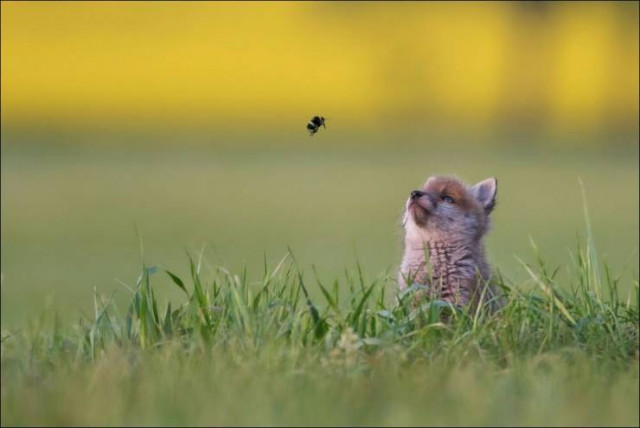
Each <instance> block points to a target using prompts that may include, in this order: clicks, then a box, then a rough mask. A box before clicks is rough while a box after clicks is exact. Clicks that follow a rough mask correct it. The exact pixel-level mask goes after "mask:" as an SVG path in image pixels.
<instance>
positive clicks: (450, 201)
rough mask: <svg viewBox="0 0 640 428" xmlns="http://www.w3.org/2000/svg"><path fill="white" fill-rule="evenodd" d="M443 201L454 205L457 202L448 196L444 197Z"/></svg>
mask: <svg viewBox="0 0 640 428" xmlns="http://www.w3.org/2000/svg"><path fill="white" fill-rule="evenodd" d="M442 200H443V201H445V202H446V203H448V204H452V203H454V202H455V201H454V200H453V198H452V197H451V196H446V195H445V196H443V197H442Z"/></svg>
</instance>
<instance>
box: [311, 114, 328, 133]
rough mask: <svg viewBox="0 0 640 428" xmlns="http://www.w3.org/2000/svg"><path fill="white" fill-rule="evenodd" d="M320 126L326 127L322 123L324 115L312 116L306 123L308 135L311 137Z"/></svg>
mask: <svg viewBox="0 0 640 428" xmlns="http://www.w3.org/2000/svg"><path fill="white" fill-rule="evenodd" d="M321 126H322V127H324V128H325V129H327V126H326V125H325V124H324V117H322V116H313V117H312V118H311V120H310V121H309V123H307V131H309V136H311V137H313V134H315V133H316V132H318V129H320V127H321Z"/></svg>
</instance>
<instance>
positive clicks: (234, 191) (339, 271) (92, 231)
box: [1, 140, 639, 426]
mask: <svg viewBox="0 0 640 428" xmlns="http://www.w3.org/2000/svg"><path fill="white" fill-rule="evenodd" d="M318 141H322V140H318ZM305 143H307V144H305V145H286V144H274V146H273V148H272V149H268V148H265V147H264V146H262V147H258V146H256V148H255V149H251V150H248V149H244V150H238V149H235V148H233V146H232V145H229V146H228V147H227V148H225V149H223V148H220V147H218V148H217V149H213V148H212V149H205V148H203V147H202V146H197V145H193V146H189V147H184V148H182V149H179V150H178V149H175V148H169V147H166V146H164V147H163V146H157V147H155V148H154V149H153V150H144V149H143V148H141V147H134V148H131V147H130V148H124V147H113V146H112V147H106V146H104V147H103V146H99V145H97V146H94V148H88V147H85V148H79V147H75V146H68V147H66V148H65V147H63V146H51V147H47V146H46V145H39V146H36V145H24V146H7V145H5V144H4V141H3V146H2V274H3V279H2V302H1V304H2V398H1V399H2V401H1V403H2V425H3V426H4V425H34V424H46V425H64V424H74V425H83V424H136V423H139V424H162V425H167V424H180V423H182V424H202V425H204V424H271V425H274V424H288V425H293V424H298V423H300V424H319V423H322V424H332V425H344V424H374V425H400V424H409V425H438V424H487V425H488V424H500V425H510V424H550V425H638V423H639V420H638V405H637V402H638V395H639V394H638V283H637V278H638V260H637V248H638V153H637V148H636V149H635V150H626V151H621V152H620V153H612V151H611V150H609V151H606V152H605V151H601V152H595V151H593V150H592V151H577V150H573V151H571V150H567V149H557V150H553V151H552V150H549V149H547V150H546V151H542V150H539V149H537V148H536V146H530V147H529V148H528V149H525V148H523V147H524V145H520V146H519V147H520V148H519V149H517V150H516V149H506V148H505V149H502V150H501V149H486V150H482V149H479V148H477V149H476V148H473V147H469V146H464V147H462V146H459V145H457V146H456V145H451V146H450V148H445V149H438V150H436V149H435V148H434V147H433V146H428V145H427V146H425V147H423V148H420V147H417V146H406V147H398V148H397V149H394V148H389V147H382V146H376V145H372V146H367V147H366V150H365V145H364V144H360V145H358V144H348V143H349V142H347V141H335V140H334V141H332V142H331V143H327V144H325V145H322V144H321V143H316V141H314V144H313V145H312V144H308V141H307V140H305ZM361 143H362V142H361ZM434 173H447V174H456V175H458V176H460V177H461V178H463V179H465V180H467V181H468V182H475V181H478V180H481V179H484V178H486V177H487V176H489V175H494V176H496V177H498V180H499V185H498V207H497V208H496V211H495V217H494V229H493V231H492V232H491V235H490V238H489V241H488V247H489V251H488V253H489V256H490V259H491V260H492V262H493V266H494V268H495V269H496V270H498V271H500V272H501V273H502V274H503V278H504V286H505V289H506V291H507V292H508V293H509V296H510V298H509V302H510V303H509V305H508V306H507V308H505V310H504V311H503V312H502V313H501V314H498V315H495V316H490V315H488V314H484V313H482V312H479V313H473V314H464V313H460V312H453V315H450V317H452V321H451V322H450V323H442V322H440V316H439V312H441V311H451V309H449V308H446V307H443V306H442V305H441V304H439V303H438V302H432V303H431V304H430V305H429V306H427V307H424V308H422V309H418V310H414V309H412V308H409V307H408V306H407V305H406V304H405V303H403V302H406V300H407V299H409V298H410V296H408V295H405V296H396V290H395V285H394V283H393V277H394V276H395V268H396V266H397V264H398V262H399V259H400V256H401V230H400V214H401V211H402V208H403V205H404V200H405V198H406V195H407V194H408V192H409V191H410V190H412V189H414V188H415V187H417V186H419V185H420V184H421V183H423V182H424V180H426V178H427V177H428V176H429V175H430V174H434ZM579 179H581V180H582V181H583V182H584V187H585V191H586V196H587V203H588V208H589V209H588V213H589V220H590V223H591V226H592V234H591V236H590V240H589V246H587V235H588V234H587V233H586V230H587V229H586V226H585V216H584V206H583V199H582V194H581V188H580V184H579ZM134 225H135V227H137V229H138V230H139V231H140V234H141V236H142V243H143V257H142V258H143V260H144V263H145V266H146V267H145V268H144V269H142V270H141V268H140V265H141V254H140V242H139V240H138V237H137V235H136V232H135V227H134ZM530 237H531V238H533V240H534V241H535V243H536V245H537V248H538V250H539V254H538V255H539V256H540V257H541V258H542V259H543V260H544V261H545V263H544V264H542V265H541V263H540V262H539V260H538V255H537V254H536V251H535V250H534V249H533V248H532V246H531V241H530ZM578 242H580V244H578ZM594 244H595V246H593V245H594ZM288 247H290V248H291V249H292V251H293V254H294V255H295V260H296V263H294V262H293V260H292V258H291V257H290V256H289V257H287V258H285V259H284V261H283V262H282V263H281V264H279V260H280V259H281V258H282V257H283V256H285V255H287V254H288ZM594 248H597V250H598V251H597V253H595V251H594ZM185 251H187V252H189V253H190V254H191V256H192V257H193V265H192V266H190V265H189V261H188V259H187V255H186V254H185ZM201 254H202V256H201ZM265 255H266V262H265ZM518 258H520V259H522V260H523V263H521V262H520V261H519V260H518ZM528 265H531V267H528ZM245 267H246V270H245ZM605 267H607V268H605ZM556 268H559V269H558V270H557V272H556ZM165 270H169V271H171V272H172V273H174V274H175V275H176V276H177V277H178V278H180V280H175V281H174V280H172V278H171V277H170V276H169V275H168V274H167V273H166V272H165ZM141 273H142V274H141ZM120 281H121V282H123V283H125V284H126V286H125V285H123V284H121V283H120ZM178 283H183V284H184V286H185V290H186V293H185V290H181V289H180V287H179V286H177V284H178ZM321 285H322V286H324V290H323V288H322V286H321ZM94 289H95V290H97V295H94ZM307 292H308V295H309V298H310V300H307V299H306V297H305V296H306V294H307ZM398 298H400V300H398ZM166 302H170V303H171V309H170V310H167V307H166V306H165V305H166ZM167 314H169V315H168V316H167ZM79 319H81V320H82V321H80V322H79V321H78V320H79Z"/></svg>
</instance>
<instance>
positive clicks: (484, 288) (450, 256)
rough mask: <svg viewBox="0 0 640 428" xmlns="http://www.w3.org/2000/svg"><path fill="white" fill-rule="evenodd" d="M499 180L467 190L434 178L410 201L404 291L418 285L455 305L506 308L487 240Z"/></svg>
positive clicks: (402, 272)
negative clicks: (495, 281) (494, 280)
mask: <svg viewBox="0 0 640 428" xmlns="http://www.w3.org/2000/svg"><path fill="white" fill-rule="evenodd" d="M497 185H498V183H497V181H496V179H495V178H488V179H486V180H484V181H481V182H479V183H477V184H475V185H474V186H470V187H467V186H466V185H464V184H463V183H462V182H460V181H458V180H456V179H455V178H448V177H430V178H429V179H428V180H427V182H426V183H425V185H424V187H423V188H422V190H414V191H412V192H411V194H410V196H409V199H408V200H407V203H406V208H405V212H404V218H403V225H404V229H405V239H404V245H405V248H404V256H403V259H402V264H401V266H400V273H399V278H398V283H399V286H400V288H401V289H404V288H406V287H407V286H408V285H411V284H414V283H418V284H421V285H424V286H426V287H427V291H425V292H426V293H427V295H429V296H431V297H432V298H438V299H441V300H445V301H447V302H450V303H452V304H454V305H457V306H461V307H465V306H474V305H476V304H477V303H478V302H479V301H480V298H482V302H483V304H484V305H488V306H489V308H490V309H493V310H495V309H498V308H500V307H501V306H502V304H503V301H502V297H501V296H500V295H499V294H498V292H497V290H496V288H495V286H494V285H491V283H490V279H491V270H490V267H489V265H488V263H487V261H486V259H485V255H484V243H483V238H484V237H485V235H486V234H487V232H488V231H489V228H490V217H489V215H490V214H491V212H492V211H493V208H494V207H495V205H496V192H497Z"/></svg>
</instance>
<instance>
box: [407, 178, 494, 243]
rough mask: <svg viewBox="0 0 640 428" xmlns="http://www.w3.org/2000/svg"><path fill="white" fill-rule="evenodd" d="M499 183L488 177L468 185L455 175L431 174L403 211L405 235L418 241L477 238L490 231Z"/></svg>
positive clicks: (468, 239) (412, 193)
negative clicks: (454, 176) (491, 214)
mask: <svg viewBox="0 0 640 428" xmlns="http://www.w3.org/2000/svg"><path fill="white" fill-rule="evenodd" d="M497 189H498V183H497V181H496V179H495V178H488V179H486V180H484V181H481V182H479V183H477V184H475V185H473V186H470V187H467V186H466V185H464V184H463V183H462V182H460V181H458V180H456V179H455V178H448V177H430V178H429V179H428V180H427V182H426V183H425V185H424V187H423V188H422V189H421V190H414V191H412V192H411V194H410V196H409V199H408V200H407V204H406V210H405V213H404V221H403V224H404V227H405V229H406V237H407V239H409V240H415V241H423V242H424V241H445V242H447V241H448V242H460V241H475V240H479V239H480V238H482V236H483V235H485V234H486V233H487V231H488V230H489V225H490V223H489V214H490V213H491V211H492V210H493V208H494V206H495V203H496V192H497Z"/></svg>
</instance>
